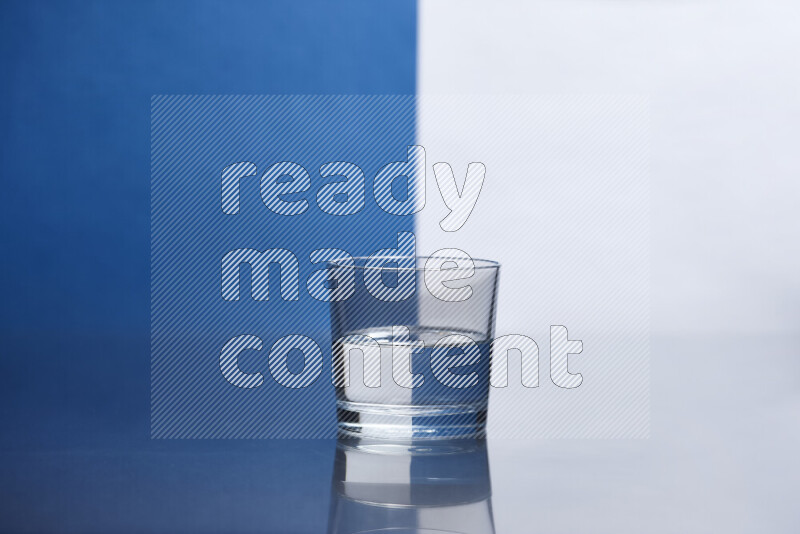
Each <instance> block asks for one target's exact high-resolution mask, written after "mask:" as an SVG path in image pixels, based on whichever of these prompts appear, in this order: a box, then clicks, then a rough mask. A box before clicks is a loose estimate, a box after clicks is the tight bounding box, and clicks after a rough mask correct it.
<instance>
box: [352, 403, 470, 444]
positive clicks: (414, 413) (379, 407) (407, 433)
mask: <svg viewBox="0 0 800 534" xmlns="http://www.w3.org/2000/svg"><path fill="white" fill-rule="evenodd" d="M337 416H338V420H339V433H340V435H342V437H345V438H348V437H349V438H355V437H365V438H375V439H453V438H483V437H485V435H486V405H485V404H482V405H477V406H474V405H426V406H400V405H386V404H365V403H357V402H347V401H339V402H338V403H337Z"/></svg>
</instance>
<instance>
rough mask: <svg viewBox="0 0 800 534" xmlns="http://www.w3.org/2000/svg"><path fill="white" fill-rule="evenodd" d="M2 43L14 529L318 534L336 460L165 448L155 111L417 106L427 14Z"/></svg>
mask: <svg viewBox="0 0 800 534" xmlns="http://www.w3.org/2000/svg"><path fill="white" fill-rule="evenodd" d="M0 24H2V29H0V39H1V40H2V67H3V68H2V73H3V83H2V91H3V94H2V99H0V110H1V111H0V112H1V113H2V120H0V128H2V134H1V135H2V145H1V146H2V149H0V150H2V162H3V190H4V195H3V200H4V202H3V207H4V209H3V210H2V211H0V225H1V227H2V240H3V250H4V255H3V256H4V257H3V262H2V267H1V268H2V273H3V282H4V286H5V296H6V298H5V299H4V302H3V305H2V312H1V313H2V317H0V319H1V321H0V332H2V340H3V341H2V342H3V350H2V353H3V356H2V359H0V365H1V366H2V376H3V384H2V388H1V389H0V391H1V392H0V395H1V396H2V397H0V400H1V401H2V402H1V403H0V405H1V406H2V407H0V410H2V412H1V413H2V420H3V426H4V429H3V432H2V433H1V434H0V450H2V456H0V476H1V477H2V479H0V481H1V482H2V483H1V484H0V487H2V490H0V491H2V493H3V495H2V504H1V505H0V507H2V510H1V512H2V513H0V517H2V519H0V527H2V530H4V531H15V530H34V531H35V530H51V531H52V530H56V529H57V530H61V531H83V532H88V531H108V530H109V529H114V528H116V527H115V525H126V530H131V531H144V530H168V531H179V530H186V531H194V532H197V531H198V530H203V529H205V530H212V531H213V530H217V529H225V530H231V531H236V530H248V529H249V528H251V527H253V528H255V527H256V526H258V527H260V530H261V531H270V530H274V531H283V532H288V531H297V532H300V531H309V532H310V531H318V530H319V528H318V526H319V525H320V524H323V525H324V521H323V519H324V516H325V515H326V514H327V509H326V508H325V504H324V502H321V501H320V500H318V499H317V498H320V499H323V498H326V496H327V491H328V485H329V481H330V467H331V463H332V458H333V446H332V444H331V443H330V442H326V441H321V442H313V441H311V442H282V443H281V442H269V441H253V442H234V441H219V442H188V441H174V442H154V441H150V438H149V433H150V432H149V379H150V376H149V374H150V351H149V333H148V331H149V240H150V229H149V184H150V168H149V167H150V131H149V128H150V116H149V110H150V109H149V108H150V97H151V95H153V94H356V93H362V94H413V93H414V91H415V67H416V61H415V55H416V6H415V3H414V2H407V1H401V2H397V1H391V2H387V1H384V2H371V1H352V2H350V1H348V2H335V3H330V2H302V3H300V2H289V1H285V2H207V1H206V2H175V1H171V2H160V3H156V2H135V3H134V2H64V1H61V2H4V4H3V14H2V19H1V22H0ZM287 443H294V444H293V445H292V446H291V447H287V446H286V444H287ZM304 477H305V478H306V479H307V478H308V477H316V478H314V480H316V481H317V482H316V483H312V484H308V483H303V482H301V481H302V480H303V478H304ZM225 488H228V489H230V492H227V493H226V492H225V491H220V490H225ZM248 488H249V489H253V490H254V489H260V488H261V489H265V490H280V491H281V492H282V493H283V494H284V495H294V494H297V496H298V501H297V508H295V509H291V508H290V509H287V508H286V506H285V504H284V505H280V506H278V505H275V509H273V508H271V507H270V498H269V496H268V494H267V493H263V492H248V491H247V490H248ZM237 492H238V493H237ZM242 492H244V493H243V494H242ZM223 495H225V497H222V496H223ZM311 497H314V498H313V499H311ZM225 499H230V500H232V501H236V502H239V503H240V504H242V505H243V507H242V510H244V511H242V514H240V515H236V514H234V513H233V512H231V511H230V510H231V509H230V507H229V506H227V505H229V504H230V503H229V502H227V501H226V500H225ZM237 499H239V500H238V501H237ZM242 499H244V500H242ZM248 499H250V500H248ZM304 499H305V500H304ZM312 503H313V504H312ZM256 505H257V506H258V508H257V507H256ZM226 506H227V508H226ZM225 510H228V511H227V512H226V511H225ZM237 510H238V508H237ZM312 512H313V513H312ZM192 514H194V515H192ZM254 514H255V515H254ZM190 516H191V517H190ZM214 517H217V518H222V519H218V520H216V519H213V518H214ZM226 517H227V520H225V519H224V518H226ZM237 517H238V519H237ZM204 518H205V519H206V520H205V521H204V520H203V519H204ZM237 521H238V522H237ZM321 521H322V523H320V522H321Z"/></svg>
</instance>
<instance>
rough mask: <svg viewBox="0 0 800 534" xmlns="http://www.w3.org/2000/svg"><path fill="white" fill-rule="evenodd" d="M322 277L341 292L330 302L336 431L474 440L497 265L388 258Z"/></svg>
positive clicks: (485, 385)
mask: <svg viewBox="0 0 800 534" xmlns="http://www.w3.org/2000/svg"><path fill="white" fill-rule="evenodd" d="M329 269H330V272H331V279H332V280H335V281H336V282H335V283H336V284H338V287H340V290H341V291H343V292H344V293H347V298H343V299H341V300H334V301H333V302H331V324H332V330H333V332H332V338H333V340H334V341H333V349H332V350H333V364H334V372H335V377H336V381H337V383H336V385H337V386H338V387H337V412H338V418H339V429H340V430H341V431H342V432H343V433H345V434H347V435H349V436H351V437H381V438H389V439H412V438H413V439H418V438H425V437H430V438H452V437H478V436H481V435H482V434H483V432H484V428H485V425H486V409H487V401H488V395H489V372H490V362H491V341H492V337H493V335H494V317H495V307H496V305H495V304H496V295H497V281H498V273H499V270H500V266H499V264H497V263H495V262H492V261H487V260H472V259H465V258H463V257H459V258H454V257H430V258H427V257H390V256H389V257H379V258H374V257H373V258H355V260H348V261H347V262H344V261H343V262H340V263H337V262H332V263H331V265H330V267H329ZM345 287H347V288H349V292H348V291H345V290H344V289H341V288H345Z"/></svg>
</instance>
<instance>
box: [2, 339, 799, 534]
mask: <svg viewBox="0 0 800 534" xmlns="http://www.w3.org/2000/svg"><path fill="white" fill-rule="evenodd" d="M797 341H798V340H796V339H793V338H790V337H786V336H783V337H780V336H779V337H767V336H761V337H741V338H735V337H733V338H731V337H728V338H724V337H720V338H714V337H710V338H700V337H693V338H688V337H687V338H678V337H671V338H670V337H666V338H654V339H653V343H652V357H651V406H652V413H651V437H650V439H646V440H606V441H601V440H530V441H503V440H492V439H491V436H489V439H488V441H487V443H486V449H485V450H484V449H483V448H480V449H479V450H478V451H477V452H475V451H474V450H473V452H471V453H468V454H466V455H462V456H460V457H459V456H458V455H456V457H455V458H456V459H455V460H453V461H450V463H449V464H445V463H442V462H437V461H433V462H431V461H430V460H429V459H428V460H426V459H425V458H424V456H422V457H420V456H418V455H414V456H413V457H411V458H406V459H403V454H400V455H399V456H398V455H397V454H394V455H385V456H381V455H380V454H378V455H372V456H370V455H369V454H368V453H369V451H367V456H366V457H363V455H362V457H359V456H358V455H356V456H355V457H347V456H346V455H345V454H341V453H340V454H339V455H337V444H336V442H335V441H330V440H303V441H297V440H276V441H234V440H228V441H181V440H176V441H152V440H149V439H148V438H147V433H146V417H147V410H146V405H145V406H144V407H142V412H143V413H142V417H143V419H141V420H135V421H117V422H116V423H113V421H116V420H115V419H113V418H108V419H107V420H106V423H105V424H107V428H105V429H99V430H98V428H97V426H98V424H100V425H102V424H104V423H103V421H100V422H98V421H97V420H96V419H98V418H101V419H102V418H105V417H106V415H104V414H105V412H97V411H96V410H92V409H87V410H86V411H85V412H84V413H75V412H74V411H70V412H67V411H64V410H62V411H59V410H58V409H57V407H42V406H37V405H36V398H35V396H34V395H33V394H32V393H30V392H28V393H26V392H21V391H18V390H15V389H14V388H15V387H17V388H18V387H20V386H19V384H17V386H14V385H13V384H12V385H10V386H9V388H10V390H9V389H7V391H6V393H5V395H6V399H12V398H16V399H17V400H27V401H28V403H29V404H28V406H25V405H20V404H17V403H15V405H13V406H12V405H11V404H10V403H9V401H8V400H6V401H5V403H4V404H5V406H4V407H3V410H4V414H5V415H6V417H5V419H6V421H7V424H8V425H9V426H7V427H6V433H5V435H4V436H3V438H2V440H3V441H2V443H3V451H2V453H0V492H2V514H0V525H1V526H2V529H0V530H2V531H3V532H84V533H85V532H193V533H197V532H282V533H319V532H349V530H347V528H351V527H350V526H348V525H349V523H348V522H350V523H353V521H355V522H356V523H357V522H358V521H360V519H359V518H358V517H356V518H355V519H353V517H352V515H353V514H356V515H358V514H359V513H362V512H359V511H358V508H357V507H356V509H355V510H350V509H348V510H347V511H346V514H349V515H348V517H343V515H342V514H343V513H344V512H342V511H341V506H339V505H340V504H341V502H340V501H341V500H342V498H343V494H344V497H347V495H349V496H356V498H355V501H358V500H359V499H361V500H366V501H370V500H372V501H378V504H380V501H381V500H382V499H385V498H388V499H389V501H391V499H399V500H397V502H395V504H396V505H398V506H399V508H401V509H402V510H405V511H404V512H402V513H400V514H399V515H398V517H400V516H402V515H403V514H405V515H408V513H409V512H408V511H409V509H410V510H412V511H413V510H414V507H415V506H416V507H418V508H420V509H422V508H428V509H430V508H431V506H436V505H437V504H438V505H442V504H444V505H445V506H444V507H440V509H439V510H438V512H436V513H438V514H439V516H438V517H437V518H436V519H435V522H436V524H437V525H438V527H437V528H439V529H440V530H447V528H450V529H451V530H455V531H459V530H460V529H461V530H462V531H465V530H468V529H470V528H471V529H473V530H469V531H470V532H472V531H476V532H477V531H481V530H475V529H485V530H484V531H486V532H491V528H492V527H491V526H489V527H487V526H485V525H483V526H479V525H478V524H477V523H475V522H474V521H472V522H468V523H469V524H467V525H466V526H465V517H467V516H466V515H464V513H465V512H464V511H463V510H462V507H459V506H454V507H453V508H452V513H449V512H448V510H447V507H446V505H448V504H450V505H452V504H457V503H459V502H466V501H471V502H474V503H481V504H479V506H480V510H478V511H477V512H476V513H478V515H481V514H482V515H481V517H483V518H484V519H485V518H486V513H487V512H488V514H490V516H489V517H490V520H491V522H492V523H493V528H494V531H495V532H498V533H531V532H548V533H553V532H556V533H557V532H565V533H566V532H597V533H601V532H616V533H622V532H631V533H633V532H665V533H666V532H726V533H732V532H771V533H778V532H786V533H789V532H796V531H797V528H798V526H800V507H798V506H797V498H798V495H800V460H798V451H800V359H799V358H798V357H797V356H798V351H797ZM53 342H54V341H53ZM100 345H101V346H106V347H109V346H110V347H111V348H113V347H114V346H115V345H114V342H105V343H102V344H100ZM123 345H124V346H127V347H128V349H127V350H131V351H138V350H141V349H143V348H146V347H144V346H142V344H141V343H140V342H137V343H127V344H122V343H120V344H119V346H117V347H116V348H117V349H119V350H124V349H123ZM85 348H86V350H89V351H91V350H94V349H92V346H90V344H87V345H86V347H85ZM20 352H21V353H18V354H15V355H14V356H13V357H12V362H13V361H20V360H19V359H21V358H24V356H25V354H24V350H23V349H20ZM144 353H145V354H146V352H144ZM145 363H146V362H145ZM6 365H10V364H9V363H8V362H6ZM108 365H112V364H111V363H109V364H108ZM6 370H7V369H6ZM128 371H132V372H133V371H134V369H132V368H131V369H128ZM49 372H51V373H53V375H52V376H51V377H50V379H52V380H55V377H56V376H57V374H58V372H59V370H57V369H56V370H53V369H51V370H50V371H49ZM46 373H47V372H45V376H44V378H42V379H43V380H48V376H47V375H46ZM101 374H103V373H101ZM7 376H8V375H7ZM54 384H55V382H53V385H54ZM63 393H64V395H65V398H67V397H68V396H69V395H70V392H69V391H68V390H66V389H65V390H64V392H63ZM140 393H146V383H145V384H143V385H142V387H139V386H136V387H135V389H133V390H130V391H125V390H124V389H122V390H120V389H114V388H111V389H108V390H105V391H100V392H98V393H97V396H98V400H100V399H101V398H102V397H103V396H104V395H105V396H106V398H107V400H108V404H109V405H110V406H111V409H112V412H113V408H114V407H116V408H118V409H119V410H124V407H123V406H122V405H120V403H127V402H134V401H136V402H138V400H141V399H140V397H141V396H140V395H139V394H140ZM11 394H15V395H14V396H11ZM126 395H127V397H126ZM125 398H127V399H128V400H124V399H125ZM130 398H133V399H134V400H130ZM490 417H491V413H490ZM15 430H16V433H15ZM67 430H70V432H67ZM139 430H142V432H139ZM58 436H72V437H71V438H70V439H69V440H60V441H58V442H56V438H57V437H58ZM480 447H483V445H481V446H480ZM340 448H341V444H340ZM487 450H488V467H486V453H485V451H487ZM459 458H460V459H459ZM398 462H399V464H402V465H404V466H406V467H402V468H400V472H401V477H400V479H397V477H396V474H393V473H396V472H397V469H396V468H395V467H396V466H397V465H399V464H398ZM459 462H461V463H459ZM409 465H410V466H411V467H410V468H409V467H408V466H409ZM392 466H395V467H392ZM415 466H416V467H415ZM462 475H463V476H462ZM359 477H361V478H359ZM364 477H366V478H364ZM393 477H394V478H393ZM404 477H405V478H404ZM365 480H366V481H367V482H370V481H371V482H372V483H373V484H374V485H372V486H370V485H369V484H367V485H366V486H365V485H363V484H362V485H359V484H358V483H359V482H364V481H365ZM344 482H348V483H349V484H350V485H349V486H348V485H347V484H344ZM381 484H383V485H381ZM391 484H394V486H392V485H391ZM437 484H439V486H437ZM342 488H346V489H344V490H343V489H342ZM454 488H455V489H454ZM459 491H460V492H462V493H459ZM359 492H360V493H359ZM489 493H490V494H491V495H490V496H489ZM358 495H361V497H358ZM459 495H461V496H462V497H463V498H462V497H459ZM365 496H366V497H365ZM409 499H410V500H409ZM345 500H347V499H345ZM345 504H347V503H345ZM367 504H369V503H367ZM373 504H374V503H373ZM398 506H395V507H394V508H398ZM424 514H429V512H419V514H418V515H420V516H422V515H424ZM470 517H471V516H470ZM385 518H386V519H385V520H384V527H392V526H394V527H399V526H403V525H400V524H392V523H391V522H392V521H394V520H395V519H392V516H391V514H389V515H385ZM397 521H405V520H404V519H397ZM448 524H449V526H448ZM445 527H447V528H445ZM352 528H355V527H352ZM390 532H391V531H390ZM395 532H403V531H402V530H396V531H395Z"/></svg>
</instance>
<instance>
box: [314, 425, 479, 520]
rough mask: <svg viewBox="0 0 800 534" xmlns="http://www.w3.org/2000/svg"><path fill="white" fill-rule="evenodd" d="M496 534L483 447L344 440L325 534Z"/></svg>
mask: <svg viewBox="0 0 800 534" xmlns="http://www.w3.org/2000/svg"><path fill="white" fill-rule="evenodd" d="M383 532H386V533H391V534H412V533H414V534H454V533H458V534H493V533H494V522H493V519H492V504H491V486H490V482H489V462H488V459H487V455H486V442H485V441H483V440H473V439H456V440H437V441H424V442H419V441H414V442H412V441H406V442H398V441H368V440H365V439H358V440H344V439H340V440H339V442H338V443H337V447H336V463H335V465H334V474H333V487H332V496H331V515H330V521H329V524H328V534H368V533H369V534H373V533H374V534H377V533H383Z"/></svg>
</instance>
